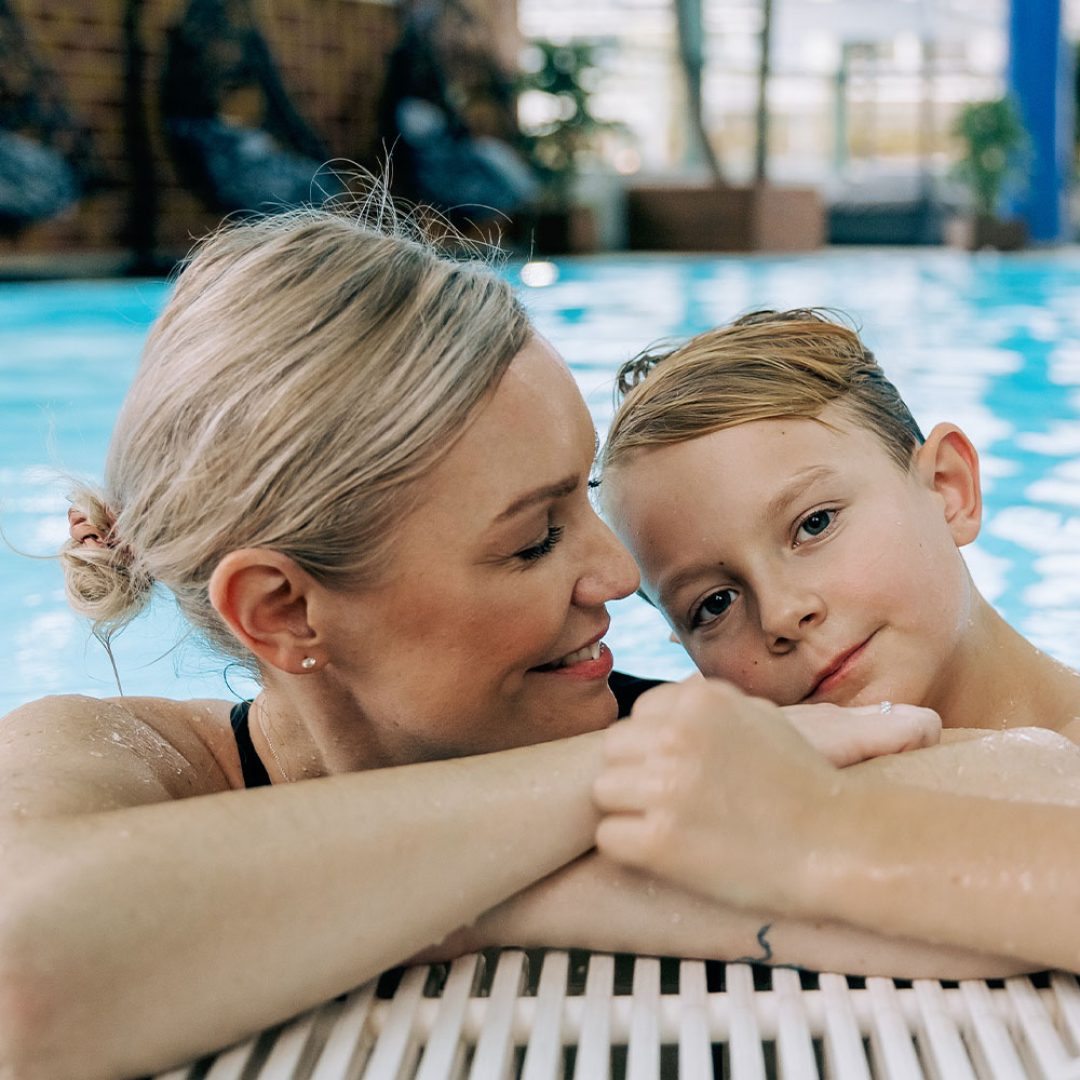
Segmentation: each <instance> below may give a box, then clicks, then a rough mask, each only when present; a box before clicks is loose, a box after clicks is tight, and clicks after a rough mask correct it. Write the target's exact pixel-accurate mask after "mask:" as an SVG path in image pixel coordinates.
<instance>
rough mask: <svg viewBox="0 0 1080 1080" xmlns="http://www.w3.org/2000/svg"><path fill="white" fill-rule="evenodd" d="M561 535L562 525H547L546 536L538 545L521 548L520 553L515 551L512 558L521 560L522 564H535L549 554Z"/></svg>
mask: <svg viewBox="0 0 1080 1080" xmlns="http://www.w3.org/2000/svg"><path fill="white" fill-rule="evenodd" d="M562 534H563V526H562V525H549V526H548V531H547V535H546V536H545V537H544V539H543V540H541V541H540V543H539V544H532V545H530V546H529V547H527V548H522V549H521V551H515V552H514V558H515V559H521V560H522V561H524V562H535V561H536V560H537V559H542V558H543V557H544V556H545V555H548V554H550V552H551V550H552V548H554V547H555V545H556V544H557V543H558V542H559V540H560V539H561V538H562Z"/></svg>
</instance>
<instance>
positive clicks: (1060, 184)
mask: <svg viewBox="0 0 1080 1080" xmlns="http://www.w3.org/2000/svg"><path fill="white" fill-rule="evenodd" d="M1010 7H1011V10H1010V13H1009V73H1008V76H1009V92H1010V93H1011V94H1012V96H1013V97H1014V99H1015V100H1016V103H1017V105H1018V106H1019V108H1020V115H1021V116H1022V117H1023V119H1024V125H1025V126H1026V127H1027V130H1028V135H1029V136H1030V137H1031V151H1032V161H1031V181H1030V184H1029V185H1028V188H1027V190H1026V191H1025V192H1024V193H1023V194H1021V195H1020V196H1018V198H1017V200H1016V202H1015V203H1014V206H1013V210H1014V212H1015V213H1017V214H1018V215H1019V216H1020V217H1022V218H1024V220H1025V221H1027V223H1028V229H1029V230H1030V233H1031V238H1032V240H1036V241H1042V242H1044V243H1053V242H1054V241H1057V240H1064V239H1066V238H1067V234H1068V210H1067V204H1066V196H1067V185H1068V178H1069V175H1070V172H1071V168H1072V157H1073V109H1074V105H1073V77H1072V72H1073V61H1072V52H1071V50H1070V49H1069V46H1068V45H1067V44H1066V42H1065V40H1064V37H1063V35H1062V27H1061V0H1012V4H1011V5H1010Z"/></svg>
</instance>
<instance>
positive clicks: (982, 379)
mask: <svg viewBox="0 0 1080 1080" xmlns="http://www.w3.org/2000/svg"><path fill="white" fill-rule="evenodd" d="M507 272H508V273H509V274H510V276H511V277H512V278H513V279H514V280H515V282H516V283H517V284H519V285H520V286H521V288H522V291H523V292H524V294H525V296H526V301H527V303H528V306H529V308H530V310H531V311H532V313H533V315H534V317H535V321H536V323H537V325H538V326H539V328H540V329H541V331H542V332H543V333H544V334H546V335H547V336H548V337H549V338H550V339H551V340H552V341H553V342H554V344H555V345H556V346H557V347H558V348H559V349H560V351H561V352H562V353H563V355H564V356H565V357H566V358H567V360H568V361H569V362H570V364H571V366H572V368H573V370H574V372H575V374H576V376H577V378H578V380H579V382H580V384H581V387H582V389H583V391H584V392H585V395H586V397H587V399H588V401H589V404H590V406H591V407H592V409H593V413H594V415H595V417H596V419H597V423H598V425H599V426H600V427H601V428H603V427H604V426H606V423H607V420H608V418H609V416H610V412H611V382H612V375H613V372H614V369H615V367H616V366H617V365H618V363H619V362H620V361H622V360H623V359H625V358H626V357H628V356H630V355H632V354H633V353H635V352H636V351H638V350H639V349H640V348H642V347H643V346H645V345H647V344H649V343H650V342H652V341H655V340H656V339H658V338H667V337H682V336H685V335H687V334H690V333H694V332H696V331H698V330H701V329H704V328H706V327H708V326H711V325H713V324H715V323H717V322H720V321H725V320H727V319H729V318H731V317H732V316H734V315H736V314H738V313H741V312H744V311H746V310H749V309H751V308H755V307H766V306H767V307H793V306H806V305H825V306H831V307H836V308H840V309H842V310H844V311H847V312H848V313H850V314H851V315H852V316H853V317H854V318H855V319H857V320H858V322H859V323H860V324H861V325H862V327H863V333H864V337H865V339H866V340H867V342H868V343H869V345H870V346H871V348H873V349H874V350H875V352H876V353H877V354H878V357H879V358H880V359H881V360H882V362H883V364H884V366H885V368H886V371H887V372H888V373H889V374H890V375H891V377H892V378H893V380H894V381H895V382H896V383H897V384H898V385H899V387H900V389H901V391H902V392H903V393H904V395H905V396H906V398H907V400H908V403H909V404H910V406H911V408H912V411H913V412H914V414H915V416H916V418H917V419H918V420H919V421H920V423H921V424H922V425H923V426H924V428H926V429H928V428H930V427H931V426H932V425H933V424H934V423H936V422H938V421H939V420H943V419H949V420H954V421H956V422H957V423H959V424H961V426H963V427H964V428H965V429H966V430H967V431H968V433H969V434H970V435H971V436H972V438H973V439H974V441H975V443H976V445H977V446H978V447H979V449H980V451H981V452H982V461H983V474H984V484H985V498H986V516H985V522H984V528H983V533H982V536H981V537H980V539H979V540H978V542H977V543H976V545H974V546H973V547H972V548H969V549H967V550H968V561H969V564H970V565H971V567H972V571H973V573H974V574H975V577H976V579H977V581H978V582H979V584H980V586H981V587H982V588H983V590H984V592H985V593H986V594H987V596H988V597H989V599H990V600H991V601H992V602H993V603H994V604H996V605H997V607H998V608H999V609H1000V610H1001V611H1002V613H1003V614H1004V615H1005V616H1006V618H1008V619H1009V620H1010V621H1011V622H1012V623H1013V624H1014V625H1016V626H1017V627H1018V628H1019V629H1020V630H1021V631H1022V632H1023V633H1025V634H1026V635H1027V636H1028V637H1030V638H1031V639H1032V640H1033V641H1035V642H1036V643H1037V644H1038V645H1039V646H1040V647H1042V648H1044V649H1046V650H1047V651H1048V652H1050V653H1052V654H1054V655H1055V656H1058V657H1059V658H1061V659H1062V660H1064V661H1066V662H1067V663H1070V664H1073V665H1075V666H1080V513H1078V511H1080V254H1077V253H1073V252H1066V253H1055V254H1050V255H1026V256H1012V257H1005V256H994V255H989V254H986V255H978V256H975V257H968V256H965V255H962V254H959V253H954V252H949V251H927V252H876V251H875V252H852V253H844V252H837V253H826V254H822V255H815V256H810V257H790V258H765V257H757V258H735V257H728V258H700V259H694V258H690V259H688V258H686V257H678V258H675V257H651V258H648V259H645V258H640V259H639V258H628V257H627V258H623V257H612V258H601V259H592V260H578V261H572V260H567V261H564V262H559V263H557V264H554V265H551V266H547V265H545V266H537V265H536V264H533V265H532V267H531V268H530V272H529V273H528V274H526V277H527V278H528V279H529V280H530V281H531V282H533V283H534V284H532V285H526V284H524V283H522V281H521V268H520V267H510V268H509V269H508V271H507ZM166 294H167V287H166V286H165V285H164V284H162V283H156V282H151V283H146V282H140V283H133V282H120V283H109V282H106V283H63V284H35V285H23V284H18V285H14V284H12V285H4V286H0V525H2V527H3V530H4V532H5V534H6V537H7V541H8V544H9V545H10V546H11V547H14V548H17V549H19V550H20V551H22V552H26V553H30V554H33V555H38V556H43V555H49V554H51V553H53V552H55V550H56V549H57V548H58V547H59V545H60V544H61V542H62V541H63V539H64V538H65V536H66V533H67V524H66V518H65V514H66V502H65V500H64V498H63V492H64V490H65V483H64V481H63V480H62V479H59V478H58V474H59V473H62V472H67V473H75V474H78V475H86V476H89V477H91V478H94V479H99V478H100V474H101V469H102V463H103V460H104V455H105V448H106V444H107V441H108V435H109V431H110V429H111V426H112V422H113V419H114V417H115V415H116V412H117V409H118V408H119V405H120V402H121V400H122V397H123V394H124V391H125V389H126V387H127V385H128V383H129V382H130V380H131V377H132V375H133V373H134V370H135V366H136V363H137V359H138V354H139V349H140V346H141V343H142V340H143V337H144V336H145V333H146V329H147V327H148V325H149V323H150V322H151V320H152V319H153V317H154V315H155V313H156V311H157V310H158V308H159V307H160V305H161V303H162V302H163V300H164V298H165V296H166ZM253 421H255V422H257V417H255V418H253ZM0 607H2V610H3V612H4V618H3V620H2V622H0V654H2V655H3V656H4V657H5V663H4V670H5V673H6V675H5V678H4V679H3V681H2V683H0V711H6V710H7V709H9V708H11V707H13V706H15V705H17V704H19V703H20V702H23V701H25V700H27V699H29V698H33V697H37V696H39V695H41V694H46V693H57V692H83V693H90V694H96V695H106V694H110V693H114V692H115V684H114V682H113V679H112V674H111V669H110V667H109V664H108V661H107V659H106V657H105V655H104V653H103V651H102V649H101V647H100V646H99V645H98V644H97V643H96V642H95V641H94V640H93V639H92V638H91V637H90V634H89V629H88V627H87V625H86V624H85V623H84V622H82V621H81V620H79V619H77V618H76V617H75V616H74V615H72V614H71V613H70V612H69V610H68V609H67V607H66V604H65V601H64V595H63V583H62V578H61V573H60V568H59V565H58V564H57V562H56V561H55V560H52V559H48V558H30V557H28V556H27V555H25V554H24V555H20V554H15V553H14V552H13V551H12V550H11V549H10V547H3V548H0ZM613 614H614V625H613V628H612V632H611V634H610V636H609V638H608V641H609V643H610V644H611V645H612V648H613V651H614V653H615V656H616V663H617V664H618V665H619V666H620V667H621V668H623V669H625V670H630V671H635V672H638V673H641V674H656V675H665V676H677V675H679V674H682V673H686V672H688V671H689V670H690V667H689V664H688V662H687V660H686V658H685V657H684V656H683V655H682V653H681V650H679V648H678V647H677V646H675V645H672V644H671V643H669V642H668V641H667V640H666V637H667V635H666V630H665V628H664V626H663V624H662V622H661V621H660V619H659V617H658V616H657V615H656V614H655V613H654V612H652V611H651V610H650V609H649V608H648V607H647V606H646V605H644V604H643V603H642V602H641V601H638V600H637V599H635V598H631V599H629V600H625V601H621V602H619V603H618V604H615V605H613ZM115 653H116V659H117V664H118V667H119V671H120V676H121V679H122V681H123V684H124V690H125V691H126V692H127V693H146V694H166V695H171V696H221V695H229V694H230V693H244V692H245V690H246V689H249V687H248V686H247V685H246V684H245V682H244V680H243V679H242V678H241V677H239V676H238V675H237V673H236V672H235V669H234V670H233V671H232V672H228V671H226V669H225V664H224V662H223V661H221V660H220V659H218V658H216V657H214V656H213V655H211V654H209V653H208V652H207V651H206V650H204V649H203V648H201V647H200V646H199V645H198V644H197V643H196V642H194V641H192V640H190V639H188V638H186V637H185V633H184V627H183V624H182V622H181V620H180V619H179V618H178V616H177V615H176V614H175V612H174V611H173V609H172V607H171V605H170V603H169V602H168V600H167V599H163V598H159V599H158V601H157V602H156V603H155V605H154V607H153V610H152V611H151V613H150V614H149V615H147V616H144V617H142V618H141V619H140V620H138V621H137V622H136V623H134V624H133V625H132V626H131V627H130V628H129V629H128V630H127V631H126V632H125V633H124V634H122V635H121V636H120V637H119V638H117V639H116V642H115Z"/></svg>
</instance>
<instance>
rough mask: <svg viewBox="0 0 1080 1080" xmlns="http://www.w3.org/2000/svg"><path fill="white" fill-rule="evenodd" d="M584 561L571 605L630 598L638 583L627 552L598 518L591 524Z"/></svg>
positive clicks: (636, 572) (634, 567) (636, 571)
mask: <svg viewBox="0 0 1080 1080" xmlns="http://www.w3.org/2000/svg"><path fill="white" fill-rule="evenodd" d="M586 560H587V562H586V565H585V566H584V567H583V568H582V573H581V574H580V575H579V576H578V579H577V583H576V585H575V587H574V603H575V604H578V605H580V606H581V607H596V606H597V605H599V604H606V603H607V602H608V601H609V600H619V599H621V598H622V597H624V596H629V595H630V594H631V593H632V592H634V590H635V589H637V587H638V585H639V584H640V582H641V576H640V575H639V574H638V568H637V564H636V563H635V562H634V560H633V558H632V557H631V555H630V552H629V551H627V550H626V548H624V547H623V546H622V544H621V543H620V542H619V539H618V537H616V536H615V534H614V533H613V532H612V531H611V530H610V529H609V528H608V527H607V525H606V524H605V523H604V522H603V520H602V519H601V518H600V517H599V516H596V518H595V521H594V522H593V529H592V536H591V537H590V544H589V549H588V552H587V554H586Z"/></svg>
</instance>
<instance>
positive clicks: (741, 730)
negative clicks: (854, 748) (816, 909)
mask: <svg viewBox="0 0 1080 1080" xmlns="http://www.w3.org/2000/svg"><path fill="white" fill-rule="evenodd" d="M859 719H861V720H862V721H863V722H865V723H873V720H872V719H871V718H869V717H861V718H859ZM604 739H605V764H604V767H603V768H602V770H601V772H600V774H599V775H598V776H597V779H596V781H595V783H594V785H593V797H594V799H595V801H596V803H597V806H598V807H599V809H600V810H601V812H602V813H603V814H604V815H606V816H605V817H604V819H603V820H602V821H601V823H600V825H599V827H598V829H597V833H596V843H597V848H598V849H599V850H600V852H601V853H602V854H604V855H607V856H608V857H609V858H612V859H614V860H615V861H616V862H620V863H623V864H626V865H629V866H635V867H638V868H639V869H644V870H647V871H649V872H651V873H655V874H657V875H659V876H661V877H664V878H666V879H668V880H669V881H672V882H674V883H676V884H678V885H681V886H683V887H684V888H688V889H691V890H692V891H695V892H700V893H704V894H706V895H708V896H711V897H713V898H714V899H717V900H721V901H724V902H727V903H734V904H736V905H740V906H753V907H758V908H761V909H764V910H766V911H775V912H780V913H783V912H784V911H785V910H787V908H788V906H789V904H791V903H792V902H793V900H794V897H795V895H796V894H797V893H798V890H799V879H800V874H799V872H798V868H799V867H800V866H802V865H803V864H804V863H805V861H806V859H807V855H808V852H810V851H811V850H812V849H813V842H814V840H815V838H816V830H817V829H818V828H819V823H818V822H817V817H818V815H819V813H820V811H821V809H822V808H823V807H826V806H829V804H835V802H836V800H834V799H831V798H830V796H832V795H839V794H840V793H841V791H842V790H844V789H845V788H846V786H847V785H846V784H845V783H844V780H843V777H844V774H843V773H840V772H837V771H836V770H835V769H834V768H832V767H831V766H830V765H829V764H828V763H827V762H826V761H825V760H823V759H822V757H821V755H820V754H818V753H816V752H815V751H814V750H813V749H812V748H811V747H810V746H809V745H807V743H806V741H805V739H804V738H802V736H800V735H799V734H798V733H797V732H796V731H795V730H794V728H793V727H792V726H791V724H789V723H788V722H787V721H786V720H785V719H784V715H783V713H782V712H781V711H780V709H778V708H777V707H776V706H774V705H772V704H770V703H769V702H766V701H762V700H761V699H758V698H750V697H747V696H746V695H744V694H742V693H741V692H740V691H738V690H736V689H735V688H734V687H732V686H730V685H728V684H726V683H721V682H716V681H710V680H694V681H691V682H686V683H675V684H671V685H667V686H661V687H657V688H656V689H654V690H651V691H649V692H648V693H647V694H643V695H642V696H641V698H640V699H639V700H638V701H637V703H636V704H635V706H634V709H633V712H632V713H631V714H630V716H629V717H628V718H627V719H626V720H623V721H622V722H621V723H618V724H615V725H613V726H612V727H611V728H609V729H608V731H607V732H606V733H605V736H604ZM837 809H838V808H837Z"/></svg>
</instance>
